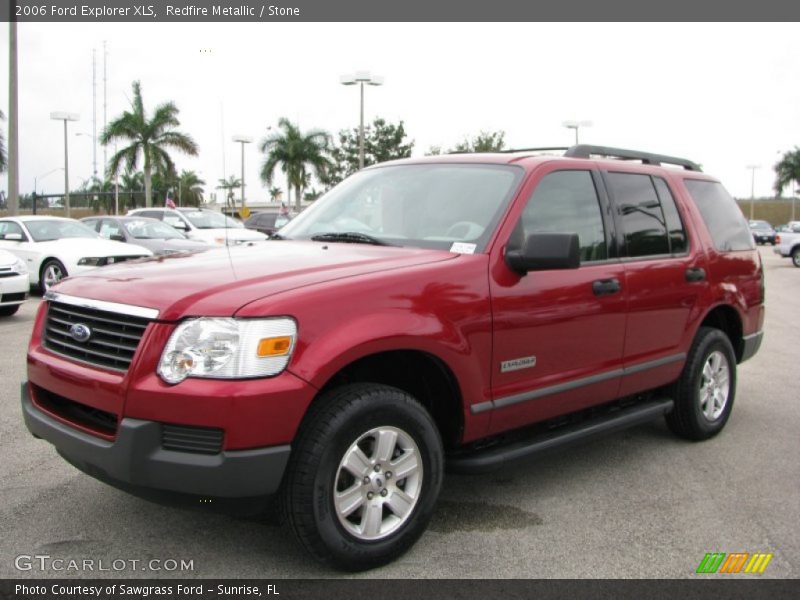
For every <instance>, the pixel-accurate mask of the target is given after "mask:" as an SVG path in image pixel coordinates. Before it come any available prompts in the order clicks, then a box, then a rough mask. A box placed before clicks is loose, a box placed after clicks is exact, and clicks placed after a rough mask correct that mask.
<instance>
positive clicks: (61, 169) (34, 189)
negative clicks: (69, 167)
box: [33, 167, 64, 214]
mask: <svg viewBox="0 0 800 600" xmlns="http://www.w3.org/2000/svg"><path fill="white" fill-rule="evenodd" d="M63 170H64V167H56V168H55V169H51V170H50V171H48V172H47V173H42V174H41V175H37V176H36V177H34V178H33V214H36V195H37V193H38V192H37V190H38V184H39V180H40V179H44V178H45V177H47V176H48V175H50V174H52V173H55V172H56V171H63Z"/></svg>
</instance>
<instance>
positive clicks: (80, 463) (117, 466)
mask: <svg viewBox="0 0 800 600" xmlns="http://www.w3.org/2000/svg"><path fill="white" fill-rule="evenodd" d="M20 395H21V402H22V414H23V416H24V418H25V425H26V426H27V427H28V430H29V431H30V432H31V433H32V434H33V435H34V436H36V437H38V438H42V439H44V440H46V441H48V442H50V443H51V444H53V445H54V446H55V447H56V449H57V450H58V452H59V454H61V455H62V456H63V457H64V458H65V459H66V460H67V461H68V462H70V463H71V464H73V465H74V466H75V467H77V468H78V469H80V470H82V471H84V472H85V473H88V474H89V475H92V476H93V477H96V478H97V479H100V480H102V481H106V482H107V483H111V484H112V485H114V484H117V483H118V484H119V487H125V488H130V487H134V488H143V489H148V490H161V491H169V492H180V493H183V494H193V495H199V496H208V497H218V498H248V497H255V496H267V495H271V494H274V493H275V492H276V491H277V490H278V487H279V486H280V483H281V479H282V478H283V473H284V470H285V469H286V464H287V462H288V460H289V452H290V447H289V446H288V445H282V446H272V447H268V448H256V449H251V450H234V451H231V450H223V451H222V452H220V453H219V454H214V455H207V454H194V453H190V452H179V451H174V450H166V449H164V448H162V447H161V427H162V425H161V423H158V422H155V421H145V420H142V419H132V418H128V417H125V418H123V419H122V420H121V421H120V423H119V425H118V429H117V433H116V438H115V439H114V440H113V441H107V440H104V439H101V438H98V437H96V436H93V435H91V434H88V433H84V432H82V431H79V430H77V429H75V428H73V427H70V426H69V425H66V424H64V423H62V422H61V421H59V420H57V419H55V418H53V417H51V416H50V415H49V414H47V413H45V412H44V411H42V410H40V409H39V408H38V407H37V406H36V405H34V403H33V401H32V400H31V395H30V390H29V387H28V384H27V383H23V384H22V389H21V394H20Z"/></svg>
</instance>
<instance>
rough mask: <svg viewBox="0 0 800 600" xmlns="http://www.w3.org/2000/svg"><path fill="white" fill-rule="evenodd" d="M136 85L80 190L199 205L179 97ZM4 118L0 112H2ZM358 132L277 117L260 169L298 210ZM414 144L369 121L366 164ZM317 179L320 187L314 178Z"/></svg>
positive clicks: (350, 166)
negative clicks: (100, 173) (181, 158)
mask: <svg viewBox="0 0 800 600" xmlns="http://www.w3.org/2000/svg"><path fill="white" fill-rule="evenodd" d="M132 88H133V99H132V100H131V106H130V108H129V109H128V110H126V111H124V112H123V113H122V114H121V115H119V116H118V117H116V118H115V119H112V121H111V122H110V123H108V125H107V127H106V128H105V129H104V130H103V131H102V133H101V135H100V143H101V144H103V145H105V146H108V145H113V144H118V145H119V144H121V145H122V148H121V149H120V150H118V151H116V152H115V153H114V154H113V155H112V156H111V158H110V160H109V163H108V165H107V168H106V171H105V177H104V179H103V180H102V181H101V180H99V179H92V180H90V181H88V182H85V183H84V184H83V185H82V187H81V189H79V190H78V192H84V193H93V194H98V197H99V196H103V197H107V196H108V194H109V193H110V192H113V191H114V189H115V182H116V184H117V185H118V186H119V191H120V192H121V194H122V197H123V198H124V196H125V194H127V195H128V196H130V198H129V199H130V200H131V201H133V198H134V194H136V193H138V194H141V193H143V195H144V204H145V206H152V204H153V191H154V190H156V191H157V192H159V193H160V194H164V196H165V197H166V194H168V193H172V194H173V196H172V197H173V199H174V200H175V201H176V203H179V204H181V205H188V206H199V205H200V204H202V203H203V201H204V194H205V190H204V186H205V185H206V182H205V181H203V180H202V179H201V178H200V177H199V176H198V175H197V173H195V172H194V171H190V170H182V171H181V172H180V173H178V172H177V169H176V167H175V163H174V160H173V158H172V156H171V152H179V153H182V154H185V155H188V156H197V155H198V152H199V147H198V145H197V143H196V142H195V141H194V139H193V138H192V136H190V135H189V134H187V133H184V132H182V131H180V129H179V127H180V120H179V119H178V115H179V112H180V111H179V109H178V108H177V106H176V105H175V103H174V102H164V103H162V104H159V105H158V106H156V108H155V109H154V110H153V111H152V112H150V111H148V110H146V108H145V104H144V100H143V98H142V86H141V83H140V82H138V81H134V82H133V84H132ZM4 119H5V116H4V115H3V113H2V112H0V120H4ZM358 138H359V136H358V128H352V129H346V130H342V131H340V132H339V134H338V136H337V138H336V139H334V137H333V136H332V135H331V134H329V133H328V132H326V131H324V130H321V129H311V130H307V131H304V130H302V129H301V128H300V126H299V125H298V124H296V123H292V122H291V121H290V120H289V119H287V118H281V119H279V120H278V126H277V128H276V129H274V130H272V128H269V130H268V134H267V135H266V136H265V137H264V138H263V139H262V140H261V142H260V144H259V149H260V151H261V152H262V154H263V155H264V159H263V162H262V166H261V170H260V173H259V175H260V178H261V181H262V183H263V184H264V185H265V186H266V187H267V189H268V194H269V196H270V199H271V200H272V201H277V200H278V199H279V198H281V197H282V195H283V190H281V189H280V188H279V187H277V186H275V185H274V184H275V179H276V175H277V174H278V172H280V173H283V175H285V177H286V181H287V185H288V189H287V190H286V192H287V196H286V202H287V203H288V204H291V202H292V199H293V200H294V204H295V207H296V209H297V210H300V207H301V202H302V201H303V200H314V199H316V197H318V196H319V195H320V194H321V193H322V192H324V191H325V190H327V189H329V188H331V187H333V186H334V185H336V184H338V183H339V182H340V181H342V180H343V179H345V178H346V177H349V176H350V175H352V174H353V173H355V172H356V171H358V168H359V166H358V165H359V141H358ZM413 149H414V140H412V139H409V138H408V134H407V132H406V129H405V125H404V122H403V121H402V120H401V121H400V122H399V123H396V124H395V123H388V122H386V120H384V119H382V118H376V119H374V120H373V122H372V123H370V124H368V125H366V126H365V128H364V166H369V165H373V164H377V163H381V162H385V161H388V160H395V159H399V158H407V157H409V156H411V152H412V151H413ZM505 149H506V142H505V132H503V131H481V132H480V133H478V134H477V135H475V136H473V137H467V138H464V139H463V140H462V141H460V142H459V143H457V144H456V145H455V146H453V147H451V148H447V149H445V148H443V147H442V146H431V147H430V148H429V149H428V150H427V152H426V154H427V155H437V154H446V153H463V152H498V151H501V150H505ZM6 164H7V157H6V149H5V139H4V136H3V133H2V131H0V173H2V172H4V171H5V169H6ZM774 171H775V183H774V189H775V191H776V193H778V194H780V192H781V191H782V190H783V189H784V188H786V187H787V186H789V185H792V184H794V185H798V186H800V147H795V148H794V149H793V150H790V151H788V152H785V153H784V154H783V155H782V157H781V158H780V160H779V161H778V162H777V163H776V164H775V166H774ZM315 180H316V182H317V183H318V184H319V185H320V186H321V189H317V188H316V187H315V186H314V181H315ZM241 185H242V182H241V180H240V179H238V178H237V177H235V176H230V177H228V178H226V179H220V180H219V182H218V185H217V186H216V187H217V189H221V190H223V192H224V196H225V199H226V203H229V204H230V205H231V206H232V207H233V206H235V205H234V198H235V195H234V190H235V189H237V188H239V187H241ZM96 208H100V207H99V206H98V207H96ZM105 208H107V209H108V208H109V207H108V206H106V207H105Z"/></svg>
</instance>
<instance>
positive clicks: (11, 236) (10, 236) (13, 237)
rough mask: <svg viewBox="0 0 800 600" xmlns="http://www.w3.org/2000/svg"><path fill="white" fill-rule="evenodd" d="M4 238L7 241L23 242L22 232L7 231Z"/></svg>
mask: <svg viewBox="0 0 800 600" xmlns="http://www.w3.org/2000/svg"><path fill="white" fill-rule="evenodd" d="M3 239H4V240H5V241H6V242H21V241H22V234H21V233H7V234H5V235H4V236H3Z"/></svg>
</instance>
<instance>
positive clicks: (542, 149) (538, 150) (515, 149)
mask: <svg viewBox="0 0 800 600" xmlns="http://www.w3.org/2000/svg"><path fill="white" fill-rule="evenodd" d="M548 150H551V151H552V150H569V147H568V146H551V147H549V148H510V149H508V150H500V152H502V153H503V154H513V153H514V152H546V151H548Z"/></svg>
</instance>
